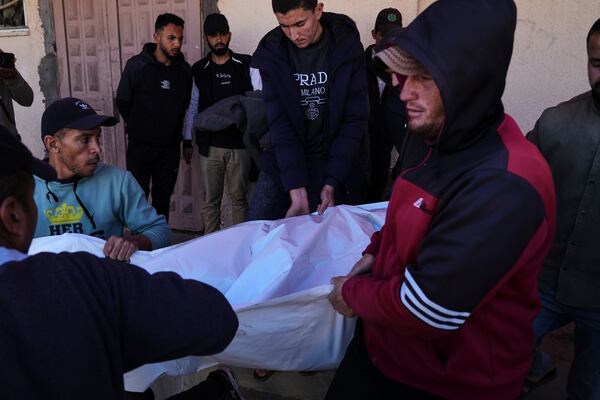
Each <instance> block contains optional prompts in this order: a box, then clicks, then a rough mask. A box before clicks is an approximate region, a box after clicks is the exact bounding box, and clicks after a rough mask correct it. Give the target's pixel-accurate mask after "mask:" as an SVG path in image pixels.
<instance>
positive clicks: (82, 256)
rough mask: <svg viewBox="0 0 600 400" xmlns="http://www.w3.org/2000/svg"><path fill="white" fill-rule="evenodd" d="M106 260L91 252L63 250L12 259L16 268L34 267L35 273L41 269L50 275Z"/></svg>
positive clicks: (88, 267)
mask: <svg viewBox="0 0 600 400" xmlns="http://www.w3.org/2000/svg"><path fill="white" fill-rule="evenodd" d="M106 262H107V261H106V260H102V259H100V258H98V257H96V256H94V255H93V254H90V253H87V252H75V253H69V252H63V253H47V252H44V253H38V254H35V255H32V256H29V257H27V258H25V259H23V260H21V261H14V265H15V267H17V268H22V269H24V267H26V268H34V269H35V270H36V273H38V272H39V271H43V270H48V271H49V272H50V273H51V274H52V275H55V274H57V273H58V272H59V269H60V271H65V270H75V271H80V270H81V268H87V269H92V268H95V267H102V266H103V265H102V264H103V263H106Z"/></svg>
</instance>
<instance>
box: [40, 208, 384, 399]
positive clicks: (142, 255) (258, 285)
mask: <svg viewBox="0 0 600 400" xmlns="http://www.w3.org/2000/svg"><path fill="white" fill-rule="evenodd" d="M386 206H387V203H377V204H372V205H368V206H363V207H350V206H339V207H335V208H330V209H328V210H327V212H326V213H325V215H323V216H318V215H310V216H302V217H294V218H288V219H285V220H278V221H255V222H247V223H244V224H241V225H237V226H234V227H231V228H229V229H225V230H223V231H219V232H216V233H213V234H211V235H207V236H204V237H201V238H198V239H195V240H191V241H189V242H185V243H182V244H179V245H176V246H171V247H168V248H164V249H160V250H156V251H152V252H145V251H138V252H136V253H135V254H134V256H133V257H132V260H131V262H132V263H133V264H136V265H139V266H140V267H142V268H144V269H146V270H147V271H148V272H150V273H154V272H157V271H174V272H177V273H178V274H179V275H181V276H182V277H184V278H188V279H195V280H198V281H202V282H205V283H208V284H210V285H212V286H214V287H216V288H217V289H219V290H220V291H221V292H222V293H224V294H225V296H226V297H227V299H228V300H229V302H230V303H231V304H232V306H233V308H234V309H235V311H236V313H237V315H238V318H239V322H240V325H239V330H238V332H237V334H236V336H235V338H234V340H233V342H232V343H231V344H230V345H229V347H228V348H227V349H226V350H225V351H224V352H222V353H220V354H218V355H214V356H210V357H186V358H182V359H179V360H174V361H169V362H163V363H157V364H151V365H145V366H142V367H140V368H138V369H136V370H134V371H131V372H129V373H127V374H126V375H125V386H126V389H127V390H129V391H144V390H146V389H147V388H148V387H149V386H150V385H151V384H152V383H153V382H154V380H155V379H156V378H158V377H159V376H160V375H162V374H165V373H166V374H169V375H184V374H189V373H193V372H196V371H200V370H202V369H204V368H207V367H210V366H212V365H215V364H217V363H223V364H227V365H230V366H236V367H245V368H265V369H273V370H280V371H284V370H290V371H292V370H318V369H329V368H334V367H335V366H337V365H338V363H339V362H340V360H341V357H342V356H343V354H344V351H345V349H346V346H347V344H348V342H349V340H350V339H351V337H352V333H353V329H354V320H353V319H347V318H344V317H342V316H340V315H339V314H337V313H336V312H335V311H334V310H333V308H332V307H331V305H330V304H329V302H328V300H327V295H328V294H329V292H330V291H331V288H332V286H331V285H330V283H329V281H330V279H331V277H333V276H337V275H345V274H347V273H348V271H349V270H350V268H351V267H352V265H353V264H354V263H355V262H356V261H357V260H358V259H359V258H360V257H361V252H362V251H363V250H364V249H365V247H366V246H367V245H368V243H369V239H370V237H371V235H372V234H373V232H374V231H376V230H379V229H380V228H381V226H382V225H383V221H384V218H385V211H386ZM103 246H104V241H103V240H101V239H97V238H94V237H90V236H85V235H77V234H65V235H62V236H54V237H46V238H39V239H35V240H34V241H33V243H32V246H31V249H30V254H36V253H39V252H44V251H48V252H55V253H57V252H63V251H66V252H74V251H87V252H89V253H92V254H95V255H97V256H100V257H102V256H103V255H102V248H103ZM165 329H169V328H168V327H165Z"/></svg>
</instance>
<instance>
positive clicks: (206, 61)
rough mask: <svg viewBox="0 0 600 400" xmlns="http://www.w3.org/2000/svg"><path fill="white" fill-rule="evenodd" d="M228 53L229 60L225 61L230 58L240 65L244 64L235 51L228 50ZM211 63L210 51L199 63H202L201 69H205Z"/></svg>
mask: <svg viewBox="0 0 600 400" xmlns="http://www.w3.org/2000/svg"><path fill="white" fill-rule="evenodd" d="M229 55H230V56H231V58H230V59H229V60H227V62H229V61H230V60H231V61H234V62H236V63H238V64H241V65H243V64H244V63H243V61H242V60H241V59H240V57H239V55H238V54H237V53H235V52H233V51H231V50H229ZM211 64H214V62H213V60H212V52H209V53H208V55H207V56H206V57H204V58H203V59H202V62H201V64H200V65H202V69H206V68H208V66H209V65H211Z"/></svg>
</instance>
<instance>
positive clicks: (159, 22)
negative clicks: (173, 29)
mask: <svg viewBox="0 0 600 400" xmlns="http://www.w3.org/2000/svg"><path fill="white" fill-rule="evenodd" d="M169 24H173V25H175V26H180V27H182V28H183V26H184V25H185V22H184V21H183V18H181V17H178V16H177V15H175V14H170V13H165V14H160V15H159V16H158V17H156V22H155V23H154V32H158V31H162V30H163V29H165V26H167V25H169Z"/></svg>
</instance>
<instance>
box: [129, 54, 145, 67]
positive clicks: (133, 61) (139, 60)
mask: <svg viewBox="0 0 600 400" xmlns="http://www.w3.org/2000/svg"><path fill="white" fill-rule="evenodd" d="M150 61H151V60H150V59H149V58H148V57H147V56H145V55H144V54H136V55H134V56H132V57H130V58H129V59H128V60H127V63H126V64H125V68H127V69H129V70H139V69H141V68H143V67H144V66H146V65H148V64H150Z"/></svg>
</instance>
